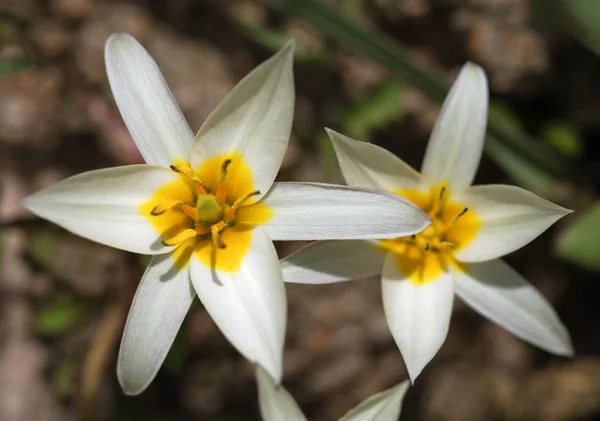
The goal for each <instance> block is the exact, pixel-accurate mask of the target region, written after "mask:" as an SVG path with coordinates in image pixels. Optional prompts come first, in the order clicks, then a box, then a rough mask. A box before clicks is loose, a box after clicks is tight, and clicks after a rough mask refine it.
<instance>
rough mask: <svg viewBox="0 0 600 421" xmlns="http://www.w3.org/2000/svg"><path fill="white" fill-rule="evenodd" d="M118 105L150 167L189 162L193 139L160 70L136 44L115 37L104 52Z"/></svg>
mask: <svg viewBox="0 0 600 421" xmlns="http://www.w3.org/2000/svg"><path fill="white" fill-rule="evenodd" d="M104 58H105V60H106V73H107V74H108V80H109V82H110V87H111V89H112V92H113V95H114V97H115V101H116V102H117V106H118V107H119V111H121V116H123V121H124V122H125V124H126V125H127V128H128V129H129V132H130V133H131V136H132V137H133V140H134V141H135V144H136V145H137V147H138V149H139V150H140V152H141V154H142V156H143V157H144V159H145V160H146V162H147V163H148V164H159V165H166V166H168V165H171V164H172V163H173V162H174V161H175V160H184V161H187V160H188V158H189V150H190V147H191V145H192V141H193V139H194V134H193V133H192V131H191V129H190V127H189V126H188V124H187V122H186V121H185V117H184V116H183V114H182V113H181V110H180V109H179V107H178V106H177V103H176V102H175V99H174V98H173V95H172V94H171V91H170V90H169V87H168V86H167V83H166V82H165V80H164V78H163V76H162V74H161V73H160V70H159V69H158V66H157V65H156V63H155V62H154V60H153V59H152V57H150V55H149V54H148V53H147V52H146V50H144V47H142V46H141V45H140V44H139V43H138V42H137V41H136V40H135V38H133V37H132V36H130V35H127V34H114V35H111V36H110V38H108V41H106V47H105V50H104Z"/></svg>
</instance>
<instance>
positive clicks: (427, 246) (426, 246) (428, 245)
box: [425, 241, 431, 251]
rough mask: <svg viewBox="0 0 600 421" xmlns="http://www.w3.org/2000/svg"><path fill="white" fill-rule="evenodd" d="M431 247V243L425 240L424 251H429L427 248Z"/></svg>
mask: <svg viewBox="0 0 600 421" xmlns="http://www.w3.org/2000/svg"><path fill="white" fill-rule="evenodd" d="M430 248H431V245H430V244H429V241H426V242H425V251H429V249H430Z"/></svg>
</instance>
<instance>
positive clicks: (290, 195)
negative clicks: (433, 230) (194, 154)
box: [263, 183, 431, 240]
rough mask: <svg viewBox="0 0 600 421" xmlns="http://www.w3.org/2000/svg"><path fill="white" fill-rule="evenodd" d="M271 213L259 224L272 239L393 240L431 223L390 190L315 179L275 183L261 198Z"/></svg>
mask: <svg viewBox="0 0 600 421" xmlns="http://www.w3.org/2000/svg"><path fill="white" fill-rule="evenodd" d="M263 201H264V203H265V204H266V205H267V206H268V207H269V208H270V209H271V210H272V211H273V216H272V217H271V218H270V219H269V220H268V221H267V222H266V223H265V224H264V225H263V227H264V228H265V230H266V231H267V233H268V234H269V236H270V237H271V239H273V240H329V239H366V238H394V237H402V236H406V235H412V234H415V233H417V232H419V231H421V230H423V229H424V228H425V227H426V226H427V225H429V224H430V223H431V219H430V218H429V217H428V216H427V215H426V214H425V213H424V212H423V211H421V210H420V209H419V208H418V207H416V206H415V205H413V204H412V203H411V202H409V201H408V200H406V199H404V198H403V197H401V196H398V195H397V194H394V193H387V192H383V191H379V190H370V189H358V188H351V187H346V186H336V185H331V184H315V183H275V184H274V185H273V188H272V189H271V190H270V191H269V193H267V195H266V197H265V198H264V199H263Z"/></svg>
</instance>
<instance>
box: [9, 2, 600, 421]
mask: <svg viewBox="0 0 600 421" xmlns="http://www.w3.org/2000/svg"><path fill="white" fill-rule="evenodd" d="M113 32H128V33H130V34H132V35H134V36H135V37H136V38H137V39H138V40H139V41H140V42H141V43H142V44H143V45H144V46H145V47H146V48H147V49H148V51H149V52H150V54H151V55H152V56H153V57H154V58H155V60H156V61H157V63H158V65H159V66H160V68H161V69H162V71H163V73H164V75H165V78H166V80H167V82H168V83H169V85H170V87H171V90H172V91H173V94H174V95H175V98H176V99H177V101H178V103H179V105H180V107H181V108H182V109H183V111H184V113H185V115H186V117H187V118H188V121H189V122H190V125H191V127H192V129H193V130H197V129H198V128H199V127H200V125H201V124H202V122H203V121H204V120H205V118H206V117H207V116H208V114H209V113H210V111H211V110H212V109H213V108H214V107H215V106H216V105H217V104H218V103H219V101H220V100H221V99H222V98H223V97H224V96H225V95H226V93H227V92H228V91H229V90H230V89H231V88H232V87H233V86H234V85H235V83H237V82H238V81H239V80H240V79H241V78H242V77H243V76H244V75H245V74H246V73H248V72H249V71H250V70H251V69H252V68H254V67H255V66H256V65H257V64H258V63H259V62H261V61H262V60H264V59H266V58H267V57H268V56H269V55H271V54H272V53H273V51H274V50H275V49H277V48H278V47H279V46H280V45H282V43H283V42H284V41H285V40H286V39H287V38H289V37H294V38H295V39H296V40H297V42H298V45H299V48H298V54H297V60H296V65H295V76H296V89H297V99H296V110H295V121H294V131H293V134H292V138H291V142H290V146H289V149H288V152H287V155H286V157H285V161H284V164H283V167H282V171H281V173H280V176H279V179H281V180H307V181H329V182H341V181H342V179H341V177H340V175H339V170H338V169H337V164H336V162H335V158H334V156H333V153H332V150H331V147H330V145H329V143H328V141H327V139H326V136H325V132H324V130H323V128H324V127H326V126H327V127H331V128H333V129H335V130H338V131H340V132H342V133H345V134H347V135H350V136H353V137H355V138H358V139H361V140H365V141H371V142H374V143H377V144H379V145H382V146H385V147H386V148H388V149H390V150H392V151H393V152H395V153H396V154H398V155H399V156H400V157H402V158H403V159H404V160H406V161H407V162H409V163H410V164H411V165H413V166H415V167H417V168H419V166H420V162H421V159H422V156H423V151H424V149H425V145H426V142H427V139H428V135H429V132H430V130H431V127H432V124H433V122H434V121H435V118H436V117H437V114H438V112H439V104H440V100H441V99H443V97H444V95H445V92H446V89H447V86H448V85H449V83H451V81H452V80H453V78H454V77H455V76H456V74H457V72H458V69H459V68H460V66H461V65H462V64H463V63H464V62H465V61H467V60H471V61H474V62H476V63H478V64H480V65H481V66H482V67H483V68H484V69H485V70H486V72H487V74H488V77H489V80H490V89H491V107H492V108H491V111H490V121H489V127H488V134H489V137H488V140H487V144H486V156H485V158H484V160H483V161H482V164H481V167H480V171H479V173H478V176H477V179H476V183H477V184H482V183H509V184H518V185H520V186H522V187H525V188H527V189H530V190H532V191H534V192H536V193H537V194H540V195H542V196H544V197H546V198H547V199H549V200H552V201H555V202H557V203H559V204H561V205H563V206H566V207H569V208H571V209H575V210H576V212H575V213H574V214H573V215H571V216H569V217H567V218H565V219H564V220H563V221H561V222H560V223H559V224H557V225H556V226H555V227H553V228H552V229H550V230H549V231H548V232H547V233H545V234H544V235H542V236H541V237H540V238H538V239H537V240H535V241H534V242H533V243H531V244H530V245H528V246H526V247H524V248H523V249H522V250H519V251H517V252H516V253H513V254H511V255H510V256H508V258H507V259H506V260H507V261H508V262H509V263H510V264H511V265H512V266H513V267H515V268H516V269H517V270H518V271H519V272H520V273H522V274H523V275H525V276H526V277H527V279H529V280H530V281H531V282H532V283H534V284H535V285H536V286H537V287H538V288H539V289H540V291H541V292H542V293H543V294H544V295H545V296H546V297H547V298H548V299H549V300H550V301H551V302H552V303H553V305H554V306H555V308H556V309H557V311H558V313H559V315H560V317H561V318H562V320H563V321H564V322H565V324H566V325H567V328H568V329H569V331H570V333H571V335H572V338H573V342H574V345H575V349H576V352H577V356H576V357H575V358H573V359H565V358H558V357H553V356H551V355H549V354H546V353H544V352H542V351H539V350H537V349H535V348H533V347H531V346H529V345H527V344H525V343H523V342H522V341H520V340H519V339H517V338H515V337H514V336H512V335H510V334H509V333H507V332H505V331H504V330H503V329H502V328H500V327H497V326H495V325H494V324H492V323H491V322H488V321H486V320H485V319H484V318H482V317H481V316H479V315H477V314H475V313H474V312H473V311H472V310H470V309H469V308H467V307H466V306H465V305H464V304H463V303H461V302H460V301H459V300H458V299H457V301H456V304H455V314H454V317H453V320H452V325H451V328H450V333H449V335H448V339H447V340H446V343H445V345H444V346H443V347H442V349H441V351H440V352H439V354H438V355H437V356H436V357H435V359H434V360H433V361H432V362H431V363H430V364H429V366H428V367H427V368H426V369H425V371H424V372H423V374H422V375H421V376H420V377H419V379H418V381H417V383H416V385H415V387H414V388H411V389H410V391H409V393H408V395H407V397H406V400H405V410H404V413H403V414H402V418H401V419H402V420H434V421H435V420H439V421H488V420H511V421H512V420H514V421H525V420H545V421H561V420H600V277H599V276H598V273H597V271H599V270H600V206H599V205H598V204H597V203H598V202H597V194H598V187H600V165H599V163H600V148H599V147H598V142H599V141H600V59H599V58H598V56H597V55H596V53H597V52H598V51H600V2H598V1H597V0H564V1H563V0H537V1H534V0H531V1H528V0H268V1H267V0H262V1H260V0H256V1H251V0H224V1H219V0H212V1H211V0H171V1H164V2H163V1H158V0H145V1H119V0H45V1H43V0H1V1H0V78H1V79H0V224H1V225H0V227H1V229H0V259H1V263H0V314H1V315H0V420H1V421H31V420H36V421H54V420H78V419H81V420H84V421H85V420H90V421H92V420H120V421H128V420H138V419H139V420H142V419H143V420H147V421H174V420H203V421H213V420H219V421H238V420H239V421H242V420H244V421H246V420H249V421H252V420H258V419H259V414H258V405H257V400H256V387H255V382H254V376H253V368H252V366H251V365H250V364H249V363H247V362H246V361H244V359H243V358H242V357H241V356H239V355H238V354H237V352H236V351H235V350H234V349H233V347H232V346H230V345H229V344H228V343H227V341H226V340H225V339H224V337H223V336H222V335H221V334H220V332H219V331H218V330H217V329H216V327H215V325H214V324H213V322H212V321H211V319H210V318H209V316H208V315H207V314H206V312H205V311H204V309H203V308H202V306H201V305H200V304H199V303H197V305H195V306H194V308H193V311H191V312H190V314H189V315H188V318H187V320H186V322H185V325H184V328H183V329H182V331H181V332H180V335H179V336H178V338H177V340H176V343H175V345H174V346H173V348H172V350H171V352H170V354H169V356H168V358H167V361H166V363H165V365H164V366H163V368H162V369H161V371H160V372H159V374H158V376H157V378H156V380H155V381H154V382H153V383H152V384H151V386H150V387H149V388H148V390H146V392H144V393H143V394H142V395H141V396H139V397H134V398H131V397H125V396H123V395H122V393H121V390H120V388H119V386H118V383H117V380H116V375H115V357H116V350H117V347H118V343H119V341H120V335H121V331H122V328H123V323H124V320H125V317H126V315H127V311H128V307H129V303H130V301H131V298H132V295H133V293H134V291H135V288H136V286H137V283H138V282H139V279H140V277H141V274H142V271H143V268H144V265H145V264H146V262H147V260H146V259H145V258H143V257H140V256H136V255H131V254H127V253H125V252H121V251H118V250H114V249H110V248H108V247H104V246H100V245H97V244H94V243H91V242H89V241H86V240H83V239H81V238H78V237H75V236H73V235H71V234H69V233H67V232H66V231H64V230H62V229H60V228H58V227H56V226H54V225H52V224H49V223H47V222H45V221H41V220H37V219H34V218H32V217H31V216H30V215H29V214H28V213H27V212H26V211H25V210H24V209H23V208H21V207H20V206H19V201H20V200H21V199H22V198H23V197H24V196H25V195H27V194H29V193H32V192H34V191H37V190H39V189H41V188H43V187H46V186H49V185H51V184H53V183H55V182H57V181H58V180H61V179H63V178H65V177H67V176H70V175H73V174H76V173H79V172H82V171H87V170H92V169H97V168H104V167H109V166H116V165H126V164H134V163H140V162H142V161H141V157H140V155H139V153H138V152H137V150H136V148H135V146H134V145H133V143H132V141H131V138H130V136H129V134H128V132H127V130H126V128H125V126H124V124H123V122H122V120H121V117H120V115H119V113H118V110H117V108H116V106H115V103H114V101H113V98H112V95H111V93H110V90H109V87H108V82H107V78H106V74H105V69H104V59H103V46H104V42H105V41H106V39H107V37H108V36H109V35H110V34H111V33H113ZM301 245H302V244H300V243H285V244H279V245H278V251H279V252H280V256H285V255H287V254H289V253H290V252H291V251H293V250H294V249H296V248H298V247H300V246H301ZM288 297H289V321H288V333H287V343H286V351H285V377H284V385H285V386H286V387H287V388H288V390H289V391H290V392H291V393H292V394H293V395H294V397H295V398H296V399H297V401H298V402H299V404H300V406H301V407H302V408H303V409H304V411H305V413H306V415H307V417H308V419H310V420H315V421H329V420H335V419H337V418H338V417H339V416H341V415H342V414H343V413H344V412H345V411H346V410H347V409H349V408H351V407H352V406H354V405H355V404H357V403H358V402H359V401H361V400H362V399H364V398H366V397H367V396H369V395H371V394H373V393H375V392H378V391H381V390H383V389H385V388H387V387H390V386H392V385H394V384H396V383H398V382H400V381H402V380H404V379H406V378H407V374H406V371H405V368H404V365H403V362H402V359H401V356H400V353H399V351H398V350H397V348H396V346H395V344H394V342H393V340H392V337H391V335H390V333H389V331H388V328H387V325H386V321H385V319H384V315H383V309H382V304H381V294H380V285H379V282H378V281H377V280H376V279H368V280H362V281H359V282H353V283H346V284H338V285H330V286H321V287H319V286H301V285H290V286H289V287H288Z"/></svg>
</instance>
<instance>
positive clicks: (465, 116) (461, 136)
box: [421, 63, 488, 190]
mask: <svg viewBox="0 0 600 421" xmlns="http://www.w3.org/2000/svg"><path fill="white" fill-rule="evenodd" d="M487 112H488V85H487V79H486V76H485V73H484V71H483V70H482V69H481V68H480V67H479V66H477V65H476V64H473V63H467V64H465V65H464V66H463V68H462V70H461V71H460V74H459V75H458V78H457V80H456V82H454V85H453V86H452V89H451V90H450V92H449V93H448V96H447V97H446V99H445V101H444V104H443V105H442V110H441V112H440V115H439V117H438V119H437V121H436V123H435V126H434V128H433V131H432V132H431V137H430V138H429V143H428V144H427V150H426V152H425V158H424V159H423V166H422V168H421V172H422V173H423V178H425V179H426V180H427V181H428V182H429V183H430V184H431V185H432V186H435V185H437V184H439V183H443V182H445V183H447V184H448V186H449V187H450V188H451V189H452V190H457V189H459V188H462V187H466V186H469V185H471V183H472V182H473V178H474V177H475V172H476V171H477V167H478V166H479V161H480V159H481V152H482V150H483V141H484V138H485V128H486V124H487Z"/></svg>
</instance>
